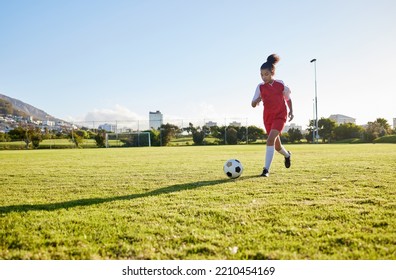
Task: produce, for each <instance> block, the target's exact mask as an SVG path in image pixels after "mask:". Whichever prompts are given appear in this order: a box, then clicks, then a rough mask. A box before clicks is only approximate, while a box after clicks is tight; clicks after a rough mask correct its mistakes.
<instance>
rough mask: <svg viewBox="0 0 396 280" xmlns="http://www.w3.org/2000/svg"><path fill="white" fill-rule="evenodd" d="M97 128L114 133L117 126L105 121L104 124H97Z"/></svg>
mask: <svg viewBox="0 0 396 280" xmlns="http://www.w3.org/2000/svg"><path fill="white" fill-rule="evenodd" d="M98 129H101V130H104V131H107V132H113V133H115V132H116V130H117V126H116V125H114V124H109V123H105V124H101V125H99V127H98Z"/></svg>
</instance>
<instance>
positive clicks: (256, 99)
mask: <svg viewBox="0 0 396 280" xmlns="http://www.w3.org/2000/svg"><path fill="white" fill-rule="evenodd" d="M260 101H261V95H260V85H258V86H257V88H256V91H255V93H254V96H253V99H252V107H253V108H254V107H256V106H257V105H258V104H259V103H260Z"/></svg>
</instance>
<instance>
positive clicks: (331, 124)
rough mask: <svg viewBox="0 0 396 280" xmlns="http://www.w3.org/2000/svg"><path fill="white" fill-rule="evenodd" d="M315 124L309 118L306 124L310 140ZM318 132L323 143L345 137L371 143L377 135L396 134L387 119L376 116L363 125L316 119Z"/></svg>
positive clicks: (344, 138)
mask: <svg viewBox="0 0 396 280" xmlns="http://www.w3.org/2000/svg"><path fill="white" fill-rule="evenodd" d="M314 129H315V126H314V121H313V120H311V121H310V123H309V125H308V131H309V133H307V134H306V140H307V141H308V142H312V140H313V137H312V134H313V132H314ZM318 129H319V130H318V132H319V136H320V139H321V141H322V142H323V143H332V142H335V141H343V140H347V139H359V140H360V142H367V143H371V142H373V141H374V140H375V139H377V138H379V137H384V136H387V135H394V134H396V129H393V130H392V128H391V126H390V125H389V123H388V121H387V120H386V119H383V118H377V119H376V120H375V121H373V122H368V123H367V125H365V126H359V125H356V124H353V123H345V124H337V123H336V122H335V121H334V120H331V119H328V118H321V119H320V120H319V121H318Z"/></svg>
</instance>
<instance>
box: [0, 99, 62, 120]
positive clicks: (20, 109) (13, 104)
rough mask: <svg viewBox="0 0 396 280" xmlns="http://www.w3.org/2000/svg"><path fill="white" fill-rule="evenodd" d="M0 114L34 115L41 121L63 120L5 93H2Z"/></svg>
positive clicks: (34, 117)
mask: <svg viewBox="0 0 396 280" xmlns="http://www.w3.org/2000/svg"><path fill="white" fill-rule="evenodd" d="M0 114H5V115H6V114H10V115H15V116H22V117H27V116H32V117H33V119H35V120H41V121H44V120H50V121H61V120H60V119H57V118H55V117H53V116H51V115H49V114H48V113H46V112H45V111H43V110H41V109H38V108H36V107H34V106H32V105H30V104H27V103H25V102H22V101H20V100H18V99H15V98H12V97H9V96H7V95H4V94H0Z"/></svg>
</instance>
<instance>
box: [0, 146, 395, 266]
mask: <svg viewBox="0 0 396 280" xmlns="http://www.w3.org/2000/svg"><path fill="white" fill-rule="evenodd" d="M287 148H288V149H290V150H291V151H292V152H293V161H292V164H293V165H292V168H290V169H285V168H284V167H283V158H282V156H281V155H279V154H276V155H275V158H274V162H273V166H272V170H271V171H272V173H271V176H270V177H269V178H261V177H257V175H258V174H259V173H260V172H261V169H262V164H263V163H262V162H263V158H264V151H265V146H264V145H249V146H246V145H245V146H242V145H241V146H206V147H196V146H192V147H151V148H114V149H67V150H28V151H1V152H0V168H1V172H0V192H1V197H0V227H1V231H0V259H161V260H164V259H238V260H243V259H393V260H395V259H396V146H395V145H391V144H360V145H349V144H339V145H288V146H287ZM230 158H238V159H239V160H241V162H242V163H243V165H244V168H245V170H244V173H243V175H242V177H241V178H239V179H237V180H230V179H227V178H226V177H225V175H224V174H223V171H222V166H223V163H224V162H225V161H226V160H227V159H230Z"/></svg>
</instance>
